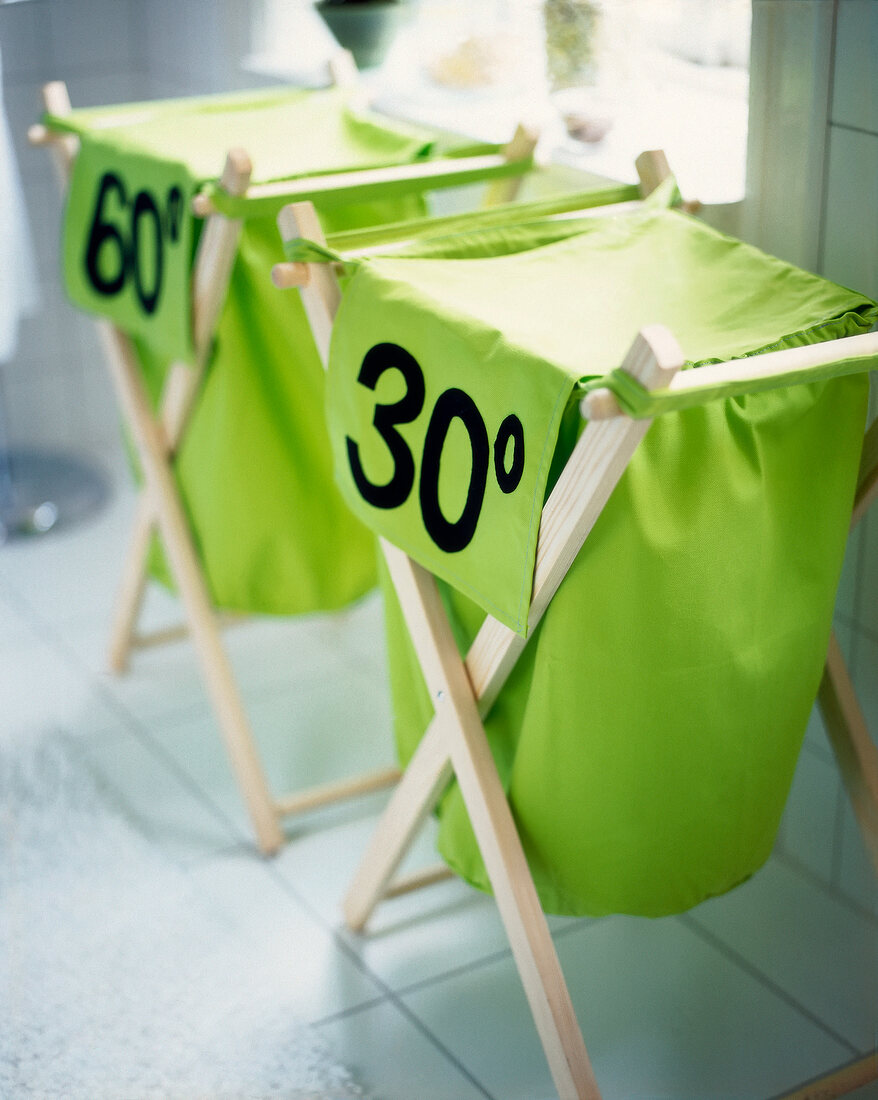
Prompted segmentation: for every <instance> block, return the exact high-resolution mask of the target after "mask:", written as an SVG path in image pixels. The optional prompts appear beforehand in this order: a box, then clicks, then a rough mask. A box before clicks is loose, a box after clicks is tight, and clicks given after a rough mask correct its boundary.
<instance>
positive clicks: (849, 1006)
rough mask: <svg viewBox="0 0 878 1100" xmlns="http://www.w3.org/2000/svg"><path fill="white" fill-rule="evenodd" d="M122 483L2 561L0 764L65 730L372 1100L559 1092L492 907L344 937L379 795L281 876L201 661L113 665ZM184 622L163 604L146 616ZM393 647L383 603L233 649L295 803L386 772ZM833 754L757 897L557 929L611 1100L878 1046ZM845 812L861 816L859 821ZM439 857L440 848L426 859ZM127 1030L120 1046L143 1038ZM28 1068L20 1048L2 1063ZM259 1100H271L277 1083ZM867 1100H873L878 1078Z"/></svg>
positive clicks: (350, 809)
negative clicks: (107, 656) (250, 805)
mask: <svg viewBox="0 0 878 1100" xmlns="http://www.w3.org/2000/svg"><path fill="white" fill-rule="evenodd" d="M114 480H115V484H116V490H115V493H114V496H113V498H112V501H111V504H110V505H109V506H108V507H107V508H106V509H105V510H104V511H103V512H102V513H101V515H100V516H98V517H97V518H96V519H94V520H93V521H91V522H89V523H87V524H83V525H80V526H77V527H73V528H71V529H69V530H67V531H64V530H59V531H57V532H55V533H53V534H50V535H48V536H45V537H43V538H40V539H34V540H31V541H23V542H14V543H9V544H7V545H6V546H4V547H2V548H0V752H2V753H4V754H7V759H12V760H14V759H15V756H16V754H24V753H26V752H27V751H28V748H29V746H30V745H31V744H32V743H33V742H35V741H38V740H39V739H40V738H41V737H45V736H46V735H47V732H49V731H53V730H61V731H64V733H65V734H67V735H68V736H69V737H70V738H72V739H73V740H74V742H75V744H76V745H77V747H78V749H79V750H81V753H82V754H83V760H85V761H87V762H88V766H89V767H90V769H91V770H92V772H93V773H94V774H95V775H97V776H99V777H100V781H101V783H102V784H104V786H105V788H106V789H107V790H109V791H111V792H112V793H113V796H114V798H115V799H116V804H117V805H119V806H120V807H122V808H123V811H124V814H125V816H126V818H127V820H128V822H129V824H131V826H132V827H133V828H134V829H135V830H136V832H137V834H138V835H139V836H140V837H142V838H143V840H144V842H145V846H144V848H143V851H144V852H147V851H149V852H153V853H155V854H157V855H160V856H161V857H162V858H164V859H166V860H168V861H169V862H170V863H171V864H172V865H173V866H174V867H175V868H176V869H177V872H179V873H181V874H182V875H183V876H184V877H185V881H186V883H187V887H188V889H189V892H190V893H189V896H191V897H192V898H193V899H198V904H199V905H201V906H202V907H205V906H206V907H209V909H210V911H211V913H213V914H215V915H217V916H218V918H221V920H222V922H223V924H224V926H225V927H226V928H227V929H229V930H231V933H232V935H233V937H234V940H235V944H236V946H237V949H238V951H239V953H240V955H241V958H242V959H244V960H245V961H246V960H251V957H252V967H253V973H255V974H259V975H265V977H264V978H260V981H264V982H265V983H266V988H265V995H266V997H269V996H275V997H277V998H279V1000H278V1003H283V1005H284V1006H285V1011H286V1012H288V1013H289V1019H290V1023H291V1024H292V1023H293V1022H294V1018H295V1020H297V1021H299V1022H302V1023H305V1024H308V1025H312V1026H313V1029H314V1032H315V1033H316V1035H318V1036H319V1037H320V1039H321V1041H322V1042H324V1043H325V1044H326V1045H327V1047H328V1049H329V1050H330V1051H331V1052H332V1054H333V1056H334V1058H336V1059H337V1061H338V1062H339V1063H341V1064H343V1065H344V1066H346V1067H347V1068H348V1069H349V1071H350V1073H351V1074H352V1076H353V1077H354V1079H355V1080H356V1081H357V1082H358V1084H359V1085H360V1087H361V1088H362V1091H363V1095H366V1096H369V1097H372V1098H380V1100H431V1098H432V1100H467V1098H469V1097H473V1098H476V1097H481V1098H485V1097H491V1098H494V1100H519V1098H520V1100H538V1098H542V1097H550V1096H552V1095H553V1090H552V1085H551V1081H550V1078H549V1075H548V1071H547V1068H546V1065H545V1062H544V1059H543V1056H542V1053H541V1049H540V1046H539V1043H538V1041H537V1039H536V1036H535V1033H534V1030H533V1027H532V1024H531V1020H530V1016H529V1013H528V1009H527V1006H526V1003H525V1000H524V996H523V993H522V991H521V988H520V985H519V982H518V979H517V975H516V971H515V968H514V966H513V963H512V959H511V956H510V953H509V950H508V948H507V945H506V940H505V937H504V934H503V930H502V928H501V926H500V923H499V920H498V918H497V914H496V911H495V909H494V906H493V904H492V902H491V901H490V899H487V898H485V897H482V896H480V895H478V894H476V893H474V892H473V891H471V890H470V889H469V888H467V887H465V886H464V885H462V884H460V883H459V882H449V883H445V884H443V885H441V886H437V887H434V888H432V889H430V890H428V891H423V892H421V893H420V894H418V895H413V896H410V897H408V898H406V899H404V900H403V899H400V900H397V901H394V902H392V903H388V904H386V905H385V906H384V907H383V908H381V909H380V910H379V912H378V914H377V915H376V919H375V921H374V924H373V927H372V929H371V932H370V934H369V935H367V936H365V937H360V936H354V935H352V934H350V933H349V932H347V931H346V930H345V929H344V928H343V926H342V924H341V919H340V912H339V900H340V898H341V896H342V894H343V892H344V889H345V886H346V884H347V882H348V880H349V878H350V875H351V873H352V870H353V868H354V867H355V865H356V863H357V860H358V856H359V854H360V852H361V851H362V848H363V845H364V844H365V842H366V839H367V838H368V836H369V834H370V830H371V829H372V827H373V826H374V823H375V821H376V818H377V815H378V813H379V810H380V808H381V805H382V804H383V800H384V796H380V795H379V796H370V797H368V798H366V799H363V800H361V801H360V802H358V803H356V804H353V805H347V806H345V807H341V808H336V809H333V810H325V811H322V812H320V813H316V814H314V815H312V816H311V817H310V818H308V819H306V820H303V821H300V822H298V823H296V824H295V825H292V826H291V827H290V842H289V844H288V845H287V846H286V847H285V848H284V850H283V851H282V852H281V853H280V854H279V855H278V856H277V857H276V858H274V859H272V860H270V861H266V860H263V859H261V858H260V857H259V856H258V855H256V854H255V852H254V850H253V848H252V845H251V837H250V832H249V829H248V824H247V821H246V818H245V816H244V813H243V811H242V807H241V804H240V801H239V798H238V796H237V793H236V789H235V787H234V785H233V783H232V780H231V778H230V775H229V772H228V769H227V766H226V762H225V759H224V756H223V753H222V749H221V746H220V742H219V738H218V735H217V732H216V729H215V726H214V724H213V722H212V720H211V717H210V714H209V712H208V709H207V705H206V699H205V695H204V692H203V689H202V687H201V684H200V681H199V678H198V672H197V668H196V663H195V660H194V657H193V654H192V651H191V649H190V647H189V645H188V643H186V642H180V643H175V644H173V645H170V646H167V647H164V648H162V649H152V650H145V651H142V652H141V653H139V654H138V655H137V657H136V659H135V661H134V663H133V668H132V670H131V671H130V673H129V674H128V675H127V676H125V677H124V678H121V679H116V678H113V677H112V676H110V675H109V674H108V673H107V672H106V671H105V667H104V646H105V640H106V628H107V622H108V618H109V613H110V607H111V601H112V597H113V592H114V587H115V583H116V578H117V572H118V567H119V563H120V560H121V556H122V552H123V548H124V546H125V539H126V532H127V528H128V524H129V522H130V520H131V517H132V514H133V494H132V491H131V490H130V488H128V486H127V479H126V477H125V476H124V472H122V471H118V472H117V473H116V475H115V477H114ZM175 613H176V609H175V607H174V604H173V601H172V600H171V599H170V598H169V597H167V596H166V595H164V594H162V593H161V592H152V593H151V595H150V599H149V604H148V618H149V621H150V623H152V624H159V623H163V622H165V621H169V620H170V619H172V618H173V617H174V615H175ZM380 635H381V622H380V605H379V603H378V601H377V600H376V599H369V600H367V601H366V602H365V603H364V604H363V605H362V606H360V607H357V608H355V609H353V610H351V611H349V612H347V613H345V614H341V615H337V616H334V617H323V618H315V619H313V620H308V621H300V622H262V621H251V622H248V623H246V624H243V625H239V626H237V627H235V628H233V629H231V630H230V631H229V633H228V634H227V641H228V647H229V651H230V653H231V655H232V659H233V662H234V665H235V668H236V670H237V672H238V675H239V678H240V684H241V687H242V689H243V694H244V698H245V701H246V703H247V705H248V707H249V710H250V714H251V717H252V719H253V723H254V727H255V729H256V731H257V735H258V737H259V740H260V744H261V749H262V752H263V754H264V760H265V763H266V766H267V768H268V771H269V774H270V776H271V778H272V782H273V784H274V785H275V788H276V789H280V788H282V787H283V786H285V785H291V784H293V783H295V782H296V781H297V779H298V778H300V777H303V776H308V777H310V778H311V779H313V780H317V781H319V780H321V779H325V778H330V777H332V776H337V775H341V774H345V773H349V772H351V771H354V770H356V769H357V768H360V767H361V766H362V767H371V766H375V765H376V764H381V763H385V762H390V760H391V758H392V753H391V746H390V737H389V717H390V716H389V706H388V700H387V695H386V689H385V682H384V667H383V657H382V645H381V640H380ZM870 704H871V708H870V709H873V710H874V709H875V706H876V705H878V701H876V700H875V699H872V700H871V701H870ZM871 717H872V719H873V728H876V729H878V713H873V714H872V715H871ZM821 738H822V732H821V730H820V728H819V718H817V717H816V716H815V718H814V720H813V722H812V728H811V730H809V734H808V738H807V740H806V744H805V748H804V749H803V753H802V757H801V763H800V766H799V769H798V772H797V775H796V779H795V783H794V787H793V791H792V794H791V798H790V803H789V807H788V811H787V815H786V818H785V821H784V824H783V828H782V834H781V842H780V844H779V846H778V850H777V852H776V853H775V855H774V856H773V857H772V859H771V860H770V861H769V863H768V865H767V866H766V867H765V868H764V869H763V870H762V871H761V872H760V873H759V874H757V875H756V876H755V877H754V878H753V879H752V880H751V881H750V882H749V883H747V884H746V885H744V886H743V887H740V888H739V889H737V890H735V891H733V892H732V893H731V894H729V895H727V896H726V897H723V898H720V899H716V900H713V901H710V902H708V903H706V904H704V905H701V906H699V907H698V908H697V909H695V910H693V911H692V912H690V913H688V914H685V915H683V916H680V917H677V918H666V919H663V920H659V921H646V920H638V919H633V918H625V917H611V918H605V919H602V920H599V921H594V920H582V921H575V920H560V919H553V920H552V921H551V927H552V929H553V933H554V935H555V938H556V942H557V947H558V951H559V955H560V958H561V962H562V966H563V968H564V971H565V974H566V976H567V980H568V982H569V985H570V989H571V993H572V996H573V1000H574V1003H575V1007H576V1010H577V1014H578V1016H579V1020H580V1022H581V1024H582V1027H583V1030H584V1033H585V1036H586V1042H587V1044H588V1047H589V1051H590V1054H591V1057H592V1060H593V1062H594V1066H595V1070H596V1074H597V1077H598V1080H599V1082H600V1083H601V1086H602V1089H603V1092H604V1095H605V1097H606V1098H607V1100H611V1098H614V1100H615V1098H634V1097H637V1098H645V1097H649V1098H654V1097H667V1098H678V1100H682V1098H687V1100H689V1098H693V1100H694V1098H698V1100H708V1098H710V1100H713V1098H720V1097H722V1098H724V1100H727V1098H741V1100H744V1098H748V1100H749V1098H768V1097H775V1096H780V1095H783V1094H785V1093H787V1092H789V1091H791V1090H793V1089H794V1088H795V1087H796V1086H798V1085H800V1084H802V1083H803V1082H805V1081H807V1080H808V1079H810V1078H813V1077H814V1076H816V1075H818V1074H820V1073H822V1072H825V1071H829V1070H831V1069H833V1068H836V1067H840V1066H843V1065H845V1064H847V1063H849V1062H853V1061H855V1060H857V1059H858V1058H861V1057H862V1056H863V1055H864V1054H866V1053H867V1052H868V1051H870V1050H873V1049H875V1047H876V1036H878V891H876V888H875V884H874V882H873V881H872V880H871V878H870V876H869V873H868V868H867V864H866V860H865V856H864V854H863V851H862V847H861V845H860V841H859V838H858V834H857V833H856V831H855V828H854V827H853V824H852V821H853V819H852V818H850V817H849V811H847V810H846V808H845V805H844V802H843V800H842V799H840V797H839V780H838V776H837V772H836V768H835V765H834V762H833V759H832V756H831V754H830V753H829V751H828V749H827V748H826V746H825V745H824V743H823V741H822V740H821ZM838 815H848V816H847V817H843V818H842V824H843V827H842V828H841V829H838V828H836V823H837V821H838V820H839V817H838ZM0 820H2V819H0ZM6 827H7V828H11V827H12V826H11V825H10V824H9V822H8V821H7V823H6ZM839 836H840V837H841V838H842V839H841V842H840V843H839V842H838V841H837V839H836V840H834V839H833V838H837V837H839ZM430 848H431V845H430V838H429V837H425V838H424V840H423V842H422V843H421V845H420V852H419V853H418V854H419V855H420V856H423V857H424V858H429V857H430V855H431V852H430ZM0 851H2V848H0ZM135 870H136V869H135ZM830 883H834V884H835V885H830ZM117 888H118V887H117V884H116V883H115V882H114V881H106V882H105V884H104V888H103V893H102V896H101V897H100V898H99V899H98V898H96V899H95V906H96V909H95V912H96V928H97V929H99V928H100V920H101V919H106V917H105V916H104V917H103V918H102V917H101V914H107V913H112V912H113V906H114V890H116V889H117ZM143 920H144V921H148V920H149V915H148V913H147V912H144V916H143ZM137 942H138V937H136V936H135V937H133V939H132V950H136V943H137ZM85 946H86V945H85V944H83V950H85ZM6 947H7V950H8V949H9V945H6ZM146 963H147V960H144V964H145V965H146ZM135 965H136V960H135ZM0 973H2V970H0ZM27 980H29V981H32V982H34V983H44V982H48V983H51V981H52V975H50V974H39V973H33V974H32V975H30V976H29V977H28V979H27ZM167 980H168V981H172V980H173V979H172V978H168V979H167ZM268 987H270V990H269V988H268ZM256 988H262V987H261V986H259V985H257V987H256ZM165 992H166V993H167V995H168V996H170V995H171V991H170V990H167V991H165ZM0 996H2V994H0ZM205 1007H207V1006H205ZM68 1011H71V1012H74V1013H75V1012H76V1011H77V1007H76V1006H68ZM95 1023H96V1026H98V1027H101V1026H102V1022H101V1021H100V1020H98V1021H96V1022H95ZM232 1032H234V1028H233V1029H232ZM115 1033H117V1034H118V1035H119V1041H120V1042H121V1043H123V1044H124V1043H125V1041H126V1040H125V1029H124V1021H123V1022H122V1024H121V1025H120V1024H118V1023H117V1024H116V1032H115ZM279 1036H281V1037H279V1038H278V1039H277V1041H278V1042H282V1041H283V1040H282V1032H281V1033H279ZM234 1038H235V1036H234V1034H230V1035H229V1036H228V1041H229V1042H233V1041H234ZM203 1053H204V1055H205V1057H206V1058H208V1059H209V1058H210V1057H211V1055H212V1053H217V1054H218V1053H219V1052H211V1051H209V1050H208V1051H205V1052H203ZM16 1054H17V1052H15V1051H8V1050H7V1051H6V1052H5V1053H4V1049H3V1043H2V1037H0V1063H2V1060H3V1058H4V1057H6V1058H9V1057H11V1058H13V1059H14V1058H15V1057H16ZM224 1054H225V1055H226V1056H228V1052H227V1051H226V1052H224ZM47 1056H48V1055H47ZM241 1058H242V1059H243V1060H244V1061H245V1063H246V1058H247V1054H246V1052H242V1054H241ZM245 1079H246V1074H245ZM300 1084H301V1083H300V1082H295V1081H290V1082H289V1092H288V1095H290V1096H293V1095H302V1094H301V1093H300V1092H296V1088H297V1087H298V1086H299V1085H300ZM254 1089H255V1090H256V1091H254ZM74 1091H75V1090H74V1089H73V1088H72V1087H71V1088H70V1090H69V1093H67V1095H72V1094H73V1093H74ZM20 1095H22V1096H24V1095H44V1094H38V1093H34V1092H30V1093H28V1092H22V1093H20ZM45 1095H48V1094H45ZM57 1095H59V1096H61V1095H65V1092H64V1090H63V1089H62V1090H61V1091H60V1092H59V1093H58V1094H57ZM106 1095H107V1096H109V1097H112V1096H114V1093H113V1089H112V1087H108V1089H107V1091H106ZM128 1095H129V1094H128V1093H126V1094H125V1096H126V1097H127V1096H128ZM139 1095H143V1096H152V1095H159V1094H158V1093H151V1092H149V1091H148V1090H147V1091H144V1092H142V1093H140V1094H139ZM161 1095H163V1096H164V1095H167V1093H164V1092H162V1093H161ZM229 1095H231V1094H229ZM236 1095H237V1094H236ZM239 1095H240V1096H241V1097H243V1096H244V1095H246V1096H248V1097H252V1096H258V1095H259V1092H258V1086H257V1085H256V1084H255V1083H253V1084H252V1085H251V1086H250V1087H249V1088H247V1089H245V1090H244V1091H242V1092H240V1093H239ZM272 1095H274V1093H272ZM309 1095H310V1094H309ZM346 1095H348V1094H346ZM857 1095H858V1096H859V1097H861V1098H862V1100H865V1098H867V1097H871V1098H876V1097H878V1084H872V1085H868V1086H866V1087H865V1088H863V1089H862V1090H860V1092H858V1093H857ZM324 1100H330V1098H329V1094H326V1096H325V1097H324Z"/></svg>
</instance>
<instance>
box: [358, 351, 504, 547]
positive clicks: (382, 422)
mask: <svg viewBox="0 0 878 1100" xmlns="http://www.w3.org/2000/svg"><path fill="white" fill-rule="evenodd" d="M388 370H397V371H399V373H400V374H401V375H402V376H403V379H404V380H405V385H406V388H405V393H404V394H403V395H402V397H401V398H400V399H399V400H398V401H394V402H391V403H389V404H381V403H376V405H375V413H374V415H373V417H372V426H373V427H374V428H375V430H376V431H377V432H378V434H379V435H380V436H381V438H382V439H383V440H384V442H385V443H386V444H387V449H388V451H389V452H390V456H391V458H392V459H393V473H392V475H391V477H390V480H389V481H387V482H385V483H384V484H383V485H382V484H376V483H375V482H373V481H372V480H371V479H370V478H369V477H368V476H367V474H366V472H365V470H364V469H363V464H362V462H361V460H360V448H359V446H358V445H357V443H355V442H354V440H353V439H351V438H350V436H346V437H345V442H346V444H347V454H348V463H349V465H350V468H351V474H352V476H353V479H354V483H355V485H356V486H357V490H358V492H359V493H360V496H362V498H363V499H364V500H365V501H366V503H367V504H371V505H372V506H373V507H374V508H386V509H390V508H398V507H399V506H400V505H401V504H404V503H405V501H406V500H408V497H409V494H410V493H411V491H412V487H413V486H414V482H415V461H414V458H413V457H412V453H411V451H410V450H409V446H408V444H407V443H406V441H405V440H404V439H403V437H402V436H401V435H400V433H399V432H398V431H397V430H396V428H397V425H398V424H410V423H412V421H414V420H416V419H417V418H418V416H420V414H421V411H422V410H423V407H424V372H423V371H422V370H421V368H420V366H419V364H418V362H417V360H416V359H415V358H414V356H413V355H411V354H410V353H409V352H407V351H406V350H405V349H404V348H401V347H399V345H398V344H390V343H385V344H376V345H375V347H373V348H370V350H369V351H368V352H367V353H366V356H365V358H364V359H363V363H362V366H361V367H360V373H359V374H358V375H357V381H358V382H359V383H360V384H361V385H363V386H365V387H366V388H367V389H370V390H374V389H375V387H376V386H377V384H378V379H379V378H380V377H381V376H382V375H383V374H384V373H385V371H388ZM454 420H459V421H460V422H461V423H462V424H463V426H464V428H465V429H466V432H467V435H468V437H469V443H470V452H471V456H472V464H471V467H470V478H469V485H468V486H467V493H466V502H465V504H464V506H463V511H462V512H461V514H460V516H459V517H458V519H456V520H453V521H452V520H449V519H447V518H446V517H445V515H444V514H443V512H442V508H441V505H440V503H439V465H440V462H441V459H442V449H443V447H444V446H445V440H446V437H447V436H448V431H449V429H450V427H451V424H452V422H453V421H454ZM510 442H511V443H512V459H511V464H510V466H509V468H508V469H507V468H506V452H507V450H508V448H509V444H510ZM493 450H494V474H495V477H496V479H497V484H498V485H499V487H500V489H501V490H502V491H503V492H504V493H511V492H512V491H513V490H514V489H515V488H517V486H518V483H519V482H520V481H521V476H522V473H523V472H524V428H523V427H522V424H521V421H520V420H519V419H518V417H517V416H515V415H514V414H510V415H509V416H507V417H506V419H505V420H504V421H503V423H502V424H501V425H500V429H499V431H498V432H497V436H496V438H495V440H494V449H493ZM489 461H490V447H489V443H488V431H487V429H486V427H485V421H484V420H483V418H482V415H481V413H480V412H479V410H478V408H477V407H476V404H475V402H474V401H473V399H472V398H471V397H470V396H469V394H467V393H465V392H464V391H463V390H460V389H456V388H452V389H447V390H445V391H444V392H443V393H441V394H440V395H439V397H438V399H437V401H436V404H435V405H434V406H433V412H432V413H431V414H430V420H429V422H428V424H427V432H426V435H425V436H424V450H423V454H422V457H421V473H420V478H419V481H418V497H419V501H420V505H421V516H422V518H423V521H424V528H425V529H426V531H427V534H428V535H429V536H430V538H431V539H432V540H433V542H435V543H436V545H437V546H438V547H439V548H440V550H444V551H446V553H455V552H456V551H459V550H463V549H464V547H466V546H469V544H470V542H471V541H472V538H473V535H474V534H475V532H476V527H477V526H478V522H479V516H480V514H481V511H482V504H483V502H484V499H485V487H486V484H487V479H488V466H489Z"/></svg>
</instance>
